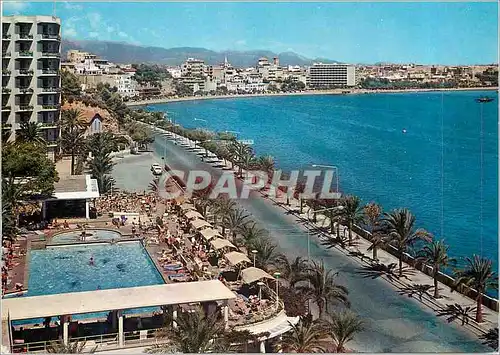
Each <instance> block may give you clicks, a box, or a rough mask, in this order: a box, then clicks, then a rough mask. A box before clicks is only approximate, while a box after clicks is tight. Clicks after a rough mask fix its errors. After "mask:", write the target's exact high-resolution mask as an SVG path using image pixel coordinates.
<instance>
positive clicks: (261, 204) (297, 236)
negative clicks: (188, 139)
mask: <svg viewBox="0 0 500 355" xmlns="http://www.w3.org/2000/svg"><path fill="white" fill-rule="evenodd" d="M165 144H166V145H167V146H166V148H167V151H168V154H167V163H168V164H169V166H170V167H171V168H175V169H180V170H190V169H193V170H194V169H203V170H206V171H209V172H210V173H211V174H212V176H214V178H217V177H218V176H220V174H221V173H222V171H221V170H219V169H216V168H213V167H211V166H210V165H208V164H205V163H203V162H201V161H200V159H199V157H197V156H196V155H195V154H192V153H188V152H187V151H186V150H184V149H183V148H182V147H180V146H178V145H175V144H173V142H171V141H165V140H164V139H163V138H162V139H157V140H156V142H155V143H154V144H153V145H152V146H153V148H154V150H155V151H156V152H158V153H160V154H161V152H163V151H164V149H165ZM158 159H159V158H158ZM123 164H125V165H124V166H123V167H120V170H121V171H127V170H133V169H135V167H134V166H128V168H125V166H126V164H127V162H126V161H123ZM117 168H118V166H117ZM132 183H133V182H132V181H129V184H132ZM238 203H239V204H240V206H241V207H243V208H244V209H246V210H247V211H248V212H249V213H251V214H252V215H253V217H254V218H255V219H256V220H258V221H259V222H260V224H261V226H262V227H263V228H266V229H267V230H268V231H269V232H270V233H271V236H272V237H273V239H274V240H275V241H276V242H277V244H278V247H279V251H280V252H283V253H285V254H286V255H288V256H289V257H295V256H299V255H300V256H303V257H306V256H308V258H310V260H317V261H319V260H323V261H324V262H325V265H326V266H327V267H328V268H332V269H334V270H337V271H339V272H340V276H339V282H340V283H342V284H343V285H345V286H346V287H347V288H348V289H349V290H350V294H349V299H350V300H351V303H352V309H353V311H355V312H357V313H358V314H360V316H361V317H362V318H363V319H364V321H365V324H366V331H364V332H362V333H361V334H360V335H359V337H358V338H357V341H356V342H355V343H353V348H356V349H358V350H360V351H370V352H373V351H378V352H380V351H404V352H407V351H418V352H421V351H429V352H436V351H439V352H450V351H451V352H464V351H468V352H477V351H488V350H489V349H488V348H486V347H485V346H483V345H481V344H480V342H479V341H478V340H477V338H476V337H474V336H472V335H471V334H470V333H468V332H466V331H465V329H464V328H462V327H461V326H459V325H457V324H455V323H452V324H447V323H446V321H445V320H444V319H443V318H438V317H436V315H435V314H434V313H433V311H432V310H431V309H429V308H427V307H425V306H424V305H423V304H421V303H420V302H419V301H418V300H416V299H411V298H408V297H407V296H400V295H399V294H398V293H397V292H396V291H395V289H394V286H393V285H391V284H389V283H388V282H387V280H384V279H383V278H377V279H371V278H364V277H363V276H362V275H360V274H359V272H358V271H359V269H360V266H361V264H360V261H359V259H356V258H353V257H351V256H348V255H346V253H345V252H343V251H341V250H337V249H330V250H325V248H324V247H322V246H321V245H320V243H319V241H318V240H317V238H315V237H313V236H310V237H308V232H307V230H306V229H305V228H304V226H303V225H302V224H299V223H297V217H296V216H294V215H292V214H290V213H289V212H288V211H286V210H284V209H283V208H282V207H281V205H282V201H272V200H270V199H264V198H262V196H261V194H260V193H258V192H254V193H251V195H250V198H249V199H247V200H238ZM308 241H309V243H308ZM380 256H381V258H382V257H386V256H385V255H384V256H383V255H382V254H380ZM390 257H391V256H389V255H388V256H387V258H390ZM384 262H386V261H385V260H384ZM453 297H458V296H457V295H455V294H454V295H453Z"/></svg>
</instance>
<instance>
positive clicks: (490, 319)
mask: <svg viewBox="0 0 500 355" xmlns="http://www.w3.org/2000/svg"><path fill="white" fill-rule="evenodd" d="M270 199H271V200H272V201H274V202H276V203H277V204H279V205H280V206H281V207H283V208H284V209H285V210H287V211H294V213H295V214H296V216H297V218H299V219H302V220H303V221H308V223H309V224H310V226H311V227H313V226H314V224H313V223H312V222H311V217H312V216H308V212H310V209H309V207H308V206H305V207H304V208H303V212H304V213H302V214H300V215H299V213H298V212H299V211H300V201H299V200H297V199H294V198H290V201H289V202H290V206H287V205H286V197H285V196H283V197H279V198H270ZM329 225H330V221H329V219H328V217H326V216H323V215H320V214H318V215H317V222H316V224H315V226H316V227H327V226H329ZM343 228H346V227H344V226H341V228H340V230H341V233H342V229H343ZM346 229H347V228H346ZM345 233H346V235H347V230H346V232H345ZM352 235H353V240H356V246H352V247H350V248H349V249H342V248H340V247H338V248H337V249H338V250H342V251H344V252H345V253H346V254H349V251H359V252H361V253H363V254H365V255H367V256H370V257H371V255H372V251H371V250H370V251H369V250H368V248H369V247H370V245H371V243H370V242H369V241H368V240H366V239H364V238H362V237H361V236H359V235H357V234H356V233H354V232H352ZM377 257H378V259H379V261H380V262H381V263H383V264H385V265H388V264H391V263H396V264H398V262H399V261H398V258H397V257H395V256H394V255H392V254H390V253H388V252H387V251H385V250H383V249H378V251H377ZM360 262H361V263H363V264H366V265H368V264H369V263H368V262H367V261H362V260H361V259H360ZM403 267H407V268H410V269H412V270H414V271H415V273H414V274H411V275H407V276H408V280H407V279H396V280H393V281H391V280H389V279H388V278H387V277H386V276H384V277H383V278H384V279H386V280H387V281H388V282H390V283H392V284H393V285H394V286H395V287H396V288H398V289H403V288H405V287H408V286H412V285H413V284H421V285H434V280H433V278H432V277H431V276H428V275H427V274H424V273H423V272H420V271H418V270H415V269H413V268H411V267H410V266H409V265H408V264H406V263H404V262H403ZM439 285H440V287H439V292H440V295H441V298H440V299H434V298H433V297H432V296H431V295H424V297H423V298H422V303H423V304H425V305H426V306H428V307H430V308H431V309H433V310H438V309H444V308H446V305H448V304H455V303H457V304H459V305H461V306H472V307H475V306H476V301H475V300H473V299H471V298H469V297H467V296H464V295H463V294H461V293H459V292H451V289H450V287H448V286H446V285H444V284H441V283H439ZM430 293H431V294H432V291H431V292H430ZM414 297H415V298H416V299H418V295H415V296H414ZM483 314H484V319H485V322H484V323H482V324H478V323H476V322H475V321H474V320H471V321H470V322H471V326H472V327H473V328H477V327H479V328H480V329H481V330H482V331H487V330H489V329H490V328H494V327H496V326H497V324H498V312H495V311H493V310H491V309H489V308H486V307H483ZM478 330H479V329H475V331H476V332H477V331H478Z"/></svg>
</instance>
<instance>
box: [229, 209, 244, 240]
mask: <svg viewBox="0 0 500 355" xmlns="http://www.w3.org/2000/svg"><path fill="white" fill-rule="evenodd" d="M248 218H249V215H248V214H246V213H245V211H244V210H242V209H233V210H231V212H230V213H229V214H227V215H225V216H224V217H223V224H224V225H225V226H226V228H228V229H229V230H230V231H231V234H232V236H233V240H236V233H237V232H238V230H240V229H241V228H243V226H244V225H246V224H247V223H248V222H249V220H248Z"/></svg>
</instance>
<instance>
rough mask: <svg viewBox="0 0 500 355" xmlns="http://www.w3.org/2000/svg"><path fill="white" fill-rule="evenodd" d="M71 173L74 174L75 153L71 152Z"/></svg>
mask: <svg viewBox="0 0 500 355" xmlns="http://www.w3.org/2000/svg"><path fill="white" fill-rule="evenodd" d="M71 175H75V153H74V152H71Z"/></svg>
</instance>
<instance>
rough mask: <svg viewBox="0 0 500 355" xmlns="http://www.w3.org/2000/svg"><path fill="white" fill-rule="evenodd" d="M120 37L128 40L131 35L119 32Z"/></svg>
mask: <svg viewBox="0 0 500 355" xmlns="http://www.w3.org/2000/svg"><path fill="white" fill-rule="evenodd" d="M118 36H120V37H123V38H128V37H129V35H128V34H126V33H125V32H123V31H120V32H118Z"/></svg>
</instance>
